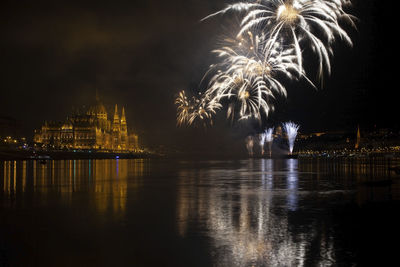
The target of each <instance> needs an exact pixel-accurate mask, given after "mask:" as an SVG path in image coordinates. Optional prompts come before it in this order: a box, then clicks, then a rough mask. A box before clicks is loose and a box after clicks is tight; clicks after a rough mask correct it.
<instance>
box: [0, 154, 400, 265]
mask: <svg viewBox="0 0 400 267" xmlns="http://www.w3.org/2000/svg"><path fill="white" fill-rule="evenodd" d="M398 164H399V162H393V161H392V162H388V161H387V160H382V159H365V160H364V159H362V160H337V161H332V160H331V161H324V160H297V159H287V160H273V159H250V160H242V161H167V160H159V161H157V160H154V161H149V160H65V161H48V162H47V164H40V163H39V162H36V161H6V162H0V265H1V264H2V260H3V258H4V257H5V258H6V260H7V261H8V263H10V264H9V265H11V266H12V265H13V264H12V263H15V262H16V263H21V264H20V265H24V264H27V263H30V262H31V261H32V259H34V260H35V261H36V263H37V264H36V265H37V266H79V265H82V266H110V265H115V266H124V265H128V266H134V265H140V266H152V265H154V266H160V265H168V266H208V265H213V266H332V265H343V264H344V265H346V266H351V265H352V264H357V263H358V260H359V258H358V257H359V256H358V255H359V254H360V253H361V252H362V251H361V250H360V248H359V247H358V245H359V244H358V243H356V242H355V241H354V240H353V241H352V242H350V241H351V235H350V236H349V235H348V234H343V233H347V232H351V233H352V231H353V230H354V229H357V228H354V225H353V224H352V221H353V220H355V222H356V223H354V224H356V225H357V224H358V222H359V221H358V218H357V217H356V216H355V215H353V214H352V213H346V211H344V212H342V209H346V207H348V206H349V205H350V206H351V205H358V206H360V207H361V206H363V205H366V203H370V202H373V203H375V202H385V201H386V202H385V203H391V201H393V200H400V194H399V192H400V187H399V183H398V182H397V178H396V177H395V175H394V173H393V174H392V173H390V172H389V170H388V167H389V166H393V165H398ZM388 179H391V180H390V181H393V183H388V184H387V183H383V184H381V183H378V184H377V185H375V184H374V182H376V181H387V180H388ZM371 182H372V183H371ZM54 214H56V215H54ZM335 214H339V215H340V216H337V215H335ZM342 214H345V215H346V214H347V215H346V216H348V217H347V218H348V219H347V220H344V221H341V219H340V218H341V216H342ZM368 216H369V215H368ZM58 217H59V218H58ZM374 223H375V222H374ZM347 229H350V230H347ZM368 230H369V229H368ZM20 233H21V234H20ZM54 233H57V235H56V237H54ZM3 240H5V241H3ZM24 244H28V245H24ZM79 245H80V246H79ZM381 245H382V244H381V243H379V246H381ZM57 246H59V247H60V249H56V247H57ZM77 246H78V248H76V247H77ZM15 251H18V253H16V252H15ZM65 251H67V252H68V253H65ZM20 252H21V253H22V255H23V256H22V257H21V256H16V255H19V254H20ZM155 254H156V255H158V257H154V255H155ZM361 254H362V253H361ZM364 254H368V253H364ZM2 255H5V256H2ZM2 257H3V258H2ZM49 257H50V259H49ZM51 257H53V258H51ZM7 261H6V263H7ZM16 265H18V264H16Z"/></svg>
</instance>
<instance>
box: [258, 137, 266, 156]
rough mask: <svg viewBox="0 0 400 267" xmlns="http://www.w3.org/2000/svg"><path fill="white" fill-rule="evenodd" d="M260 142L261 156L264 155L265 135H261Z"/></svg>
mask: <svg viewBox="0 0 400 267" xmlns="http://www.w3.org/2000/svg"><path fill="white" fill-rule="evenodd" d="M258 138H259V140H260V142H259V145H260V149H261V155H264V144H265V133H260V134H259V136H258Z"/></svg>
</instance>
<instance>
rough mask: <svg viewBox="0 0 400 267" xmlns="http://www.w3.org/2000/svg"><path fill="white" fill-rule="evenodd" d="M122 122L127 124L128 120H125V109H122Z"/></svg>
mask: <svg viewBox="0 0 400 267" xmlns="http://www.w3.org/2000/svg"><path fill="white" fill-rule="evenodd" d="M121 122H126V118H125V108H124V107H122V113H121Z"/></svg>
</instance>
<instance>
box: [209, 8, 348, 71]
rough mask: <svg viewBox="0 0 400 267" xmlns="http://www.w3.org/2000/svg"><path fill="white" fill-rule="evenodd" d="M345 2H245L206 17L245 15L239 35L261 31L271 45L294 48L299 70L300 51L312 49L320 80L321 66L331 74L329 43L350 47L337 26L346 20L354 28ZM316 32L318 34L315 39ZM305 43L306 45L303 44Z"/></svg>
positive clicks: (346, 36)
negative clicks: (345, 8)
mask: <svg viewBox="0 0 400 267" xmlns="http://www.w3.org/2000/svg"><path fill="white" fill-rule="evenodd" d="M349 2H350V1H345V0H261V1H244V2H239V3H236V4H232V5H228V6H227V7H226V8H225V9H223V10H221V11H219V12H216V13H214V14H211V15H209V16H207V17H206V18H210V17H212V16H215V15H217V14H224V13H226V12H228V11H235V12H240V13H245V14H244V17H243V19H242V21H241V29H240V31H239V32H238V36H239V37H240V36H242V35H243V34H244V33H246V32H247V31H249V30H252V31H256V32H263V33H265V34H266V35H268V36H269V38H270V39H271V44H274V43H276V42H281V43H283V44H284V45H293V46H294V48H295V51H296V57H297V61H298V64H299V66H300V67H302V65H303V57H302V52H301V51H302V49H303V48H305V45H309V46H311V49H312V51H313V52H314V53H315V54H316V55H317V56H318V59H319V69H318V73H319V75H320V77H321V78H322V74H323V70H324V67H325V69H326V71H327V72H328V73H330V69H331V67H330V59H329V56H330V55H332V53H333V51H332V49H331V44H332V43H333V41H334V40H335V37H336V36H338V37H340V38H341V39H342V40H345V41H346V42H347V43H348V44H349V45H352V41H351V39H350V37H349V36H348V34H347V33H346V31H344V30H343V29H342V28H341V26H340V25H339V20H341V19H343V20H347V21H349V22H350V23H351V25H353V26H354V17H352V16H351V15H348V14H346V13H345V12H344V11H343V8H342V7H343V6H344V5H347V4H349ZM206 18H205V19H206ZM315 32H318V33H319V34H318V35H321V36H317V35H316V34H315ZM304 40H308V42H307V43H306V42H304Z"/></svg>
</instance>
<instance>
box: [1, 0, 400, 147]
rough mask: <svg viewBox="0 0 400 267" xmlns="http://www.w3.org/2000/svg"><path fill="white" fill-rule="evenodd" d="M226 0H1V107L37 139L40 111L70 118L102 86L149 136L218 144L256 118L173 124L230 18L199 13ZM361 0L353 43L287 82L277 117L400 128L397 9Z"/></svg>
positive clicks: (310, 126)
mask: <svg viewBox="0 0 400 267" xmlns="http://www.w3.org/2000/svg"><path fill="white" fill-rule="evenodd" d="M384 2H385V3H384ZM226 3H229V1H226V0H225V1H222V0H185V1H183V0H182V1H160V0H150V1H148V0H147V1H140V2H139V1H78V2H73V1H6V2H5V3H4V2H3V3H2V7H1V9H0V14H1V22H0V31H1V39H0V40H1V41H0V48H1V60H0V69H1V74H0V75H1V79H0V88H1V97H0V115H2V116H10V117H13V118H15V119H17V120H18V121H20V122H21V124H22V126H23V128H22V131H23V134H24V135H25V136H27V137H29V138H32V136H33V129H34V128H39V127H40V126H41V124H42V123H43V121H44V120H63V119H65V118H66V116H67V115H68V114H71V112H72V110H73V107H82V106H83V105H86V106H87V105H90V104H91V103H93V101H94V98H95V90H96V89H97V90H98V92H99V94H100V97H101V99H102V102H103V103H104V104H105V106H106V107H107V108H108V109H109V110H110V112H112V110H113V106H114V105H115V104H116V103H117V104H118V105H119V106H125V109H126V114H127V120H128V124H129V126H132V127H133V128H134V129H135V130H136V131H137V132H138V133H139V137H140V140H141V141H142V143H143V144H145V145H147V146H158V145H167V146H169V147H178V148H180V149H181V148H182V147H185V148H187V149H194V148H196V147H197V148H198V147H204V144H207V146H208V147H212V148H214V149H215V148H217V149H219V148H218V144H220V143H221V142H222V141H221V140H222V139H224V140H225V139H226V141H225V142H227V143H229V142H232V141H233V142H236V141H239V139H238V136H240V134H238V132H240V133H241V134H242V133H245V132H246V131H251V129H252V128H254V126H252V125H247V126H244V125H241V126H237V125H233V126H231V125H229V124H228V123H226V122H225V120H224V119H223V117H224V114H221V116H220V118H217V121H216V125H215V126H214V127H213V128H211V129H203V128H201V127H197V128H196V127H195V128H190V129H187V128H186V127H184V128H183V129H182V128H180V129H179V128H176V126H175V125H176V107H175V105H174V99H175V97H176V95H177V93H178V92H179V91H180V90H183V89H189V88H191V89H193V90H195V89H196V88H197V86H198V84H199V82H200V80H201V78H202V76H203V74H204V72H205V71H206V70H207V66H208V65H209V64H211V63H213V62H214V58H213V56H212V55H211V53H210V50H211V49H213V48H215V47H216V45H217V42H218V38H219V35H220V34H221V32H222V31H224V29H226V27H227V26H226V25H227V23H225V24H224V25H222V22H227V21H229V19H232V18H229V17H230V16H226V17H224V18H222V17H219V18H215V19H211V20H208V21H205V22H199V20H200V19H201V18H203V17H204V16H206V15H208V14H210V13H212V12H215V11H217V10H220V9H221V8H223V7H224V6H225V4H226ZM353 3H354V5H353V7H352V8H351V9H350V10H349V13H351V14H354V15H356V16H357V17H358V18H359V21H358V22H357V25H358V29H357V30H354V29H351V28H346V29H348V33H349V35H350V36H351V38H352V39H353V42H354V47H353V48H350V47H348V46H347V45H346V44H345V43H344V42H337V43H336V45H335V47H334V48H335V50H334V53H335V56H334V58H333V59H332V60H331V64H332V74H331V76H330V77H325V79H324V85H323V88H321V89H319V90H318V91H316V90H314V89H313V88H312V87H310V86H309V85H307V84H306V83H304V82H296V83H295V82H292V83H289V84H286V85H287V90H288V95H289V97H288V99H287V100H286V101H284V102H283V103H280V104H279V105H278V106H277V110H276V112H275V113H274V114H273V115H272V117H271V120H274V121H279V120H288V119H290V120H293V121H295V122H297V123H299V124H301V125H302V127H301V129H300V130H301V131H303V132H307V131H319V130H325V129H332V130H334V129H353V128H356V127H357V124H360V126H361V127H363V128H364V129H370V128H371V127H374V126H375V125H376V127H394V128H398V127H399V120H398V118H397V116H398V114H399V112H398V111H397V102H398V99H397V98H396V97H395V95H394V94H395V92H396V90H397V86H396V83H394V84H393V83H392V82H393V81H395V79H396V77H395V75H396V74H395V70H397V68H396V67H395V66H392V65H390V63H391V62H392V61H393V62H394V63H395V64H398V63H397V60H396V59H395V57H394V55H395V54H396V52H395V51H394V50H395V49H397V48H396V47H395V44H397V43H398V42H397V41H395V40H394V38H395V33H396V32H397V30H396V29H395V28H394V27H395V26H396V25H397V24H395V23H393V21H394V19H395V17H394V16H393V15H392V14H393V13H394V8H390V7H388V6H386V1H381V0H357V1H353ZM305 60H306V61H307V60H308V59H307V58H306V59H305ZM311 61H312V59H310V62H311ZM310 73H313V72H310ZM310 77H311V78H312V79H314V80H315V76H313V74H311V75H310ZM396 80H397V79H396ZM320 87H321V86H320ZM255 128H257V127H255ZM253 130H254V131H256V129H253ZM228 141H229V142H228ZM240 142H241V141H240ZM220 146H222V145H220ZM225 146H226V145H225Z"/></svg>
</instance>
